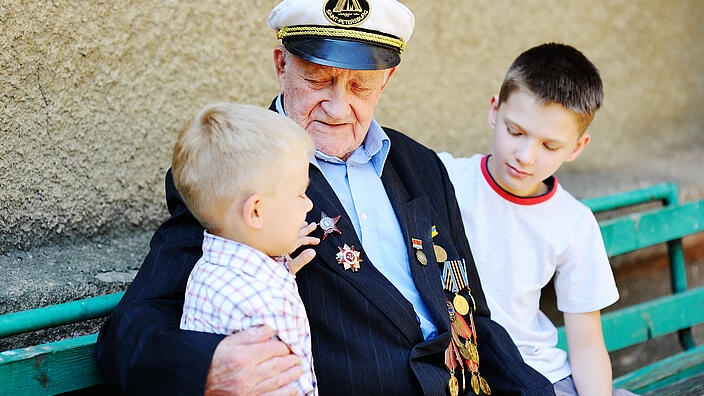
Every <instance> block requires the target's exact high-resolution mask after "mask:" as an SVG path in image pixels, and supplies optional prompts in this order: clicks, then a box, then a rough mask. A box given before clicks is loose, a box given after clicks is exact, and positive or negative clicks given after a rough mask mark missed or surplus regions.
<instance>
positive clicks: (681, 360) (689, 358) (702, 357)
mask: <svg viewBox="0 0 704 396" xmlns="http://www.w3.org/2000/svg"><path fill="white" fill-rule="evenodd" d="M703 372H704V345H700V346H698V347H696V348H693V349H690V350H688V351H685V352H682V353H678V354H677V355H673V356H670V357H668V358H665V359H663V360H660V361H658V362H655V363H653V364H651V365H649V366H646V367H643V368H641V369H638V370H636V371H633V372H631V373H628V374H626V375H623V376H621V377H618V378H616V379H614V386H615V387H617V388H626V389H629V390H631V391H634V392H637V393H643V392H648V391H652V390H654V389H658V388H661V387H663V386H666V385H669V384H672V383H675V382H678V381H681V380H683V379H685V378H689V377H692V376H694V375H698V374H700V373H703Z"/></svg>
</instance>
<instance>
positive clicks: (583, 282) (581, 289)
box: [555, 207, 619, 313]
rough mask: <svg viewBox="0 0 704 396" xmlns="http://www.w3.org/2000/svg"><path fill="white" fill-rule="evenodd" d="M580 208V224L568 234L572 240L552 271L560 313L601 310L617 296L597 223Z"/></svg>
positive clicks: (587, 211)
mask: <svg viewBox="0 0 704 396" xmlns="http://www.w3.org/2000/svg"><path fill="white" fill-rule="evenodd" d="M583 209H584V213H583V215H582V218H583V219H584V221H582V223H581V225H580V226H579V227H575V229H574V230H572V231H570V232H571V233H573V241H572V243H571V244H570V246H569V248H568V249H567V251H566V252H564V253H563V254H561V255H560V257H559V259H558V263H557V268H556V271H555V293H556V295H557V308H558V309H559V310H560V311H562V312H568V313H585V312H592V311H597V310H601V309H603V308H605V307H608V306H609V305H611V304H613V303H614V302H616V301H617V300H618V297H619V296H618V290H617V288H616V282H615V281H614V276H613V273H612V272H611V264H610V263H609V258H608V256H607V254H606V248H605V247H604V241H603V239H602V236H601V231H600V229H599V224H598V223H597V221H596V219H595V218H594V215H593V214H592V212H591V211H590V210H589V209H588V208H586V207H584V208H583Z"/></svg>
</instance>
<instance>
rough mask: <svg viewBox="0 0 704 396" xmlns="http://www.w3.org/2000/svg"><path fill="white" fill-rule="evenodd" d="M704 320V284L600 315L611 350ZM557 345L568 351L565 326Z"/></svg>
mask: <svg viewBox="0 0 704 396" xmlns="http://www.w3.org/2000/svg"><path fill="white" fill-rule="evenodd" d="M699 323H704V286H703V287H698V288H696V289H691V290H688V291H686V292H684V293H677V294H673V295H671V296H665V297H661V298H657V299H654V300H650V301H646V302H643V303H640V304H637V305H633V306H630V307H626V308H622V309H620V310H618V311H614V312H609V313H606V314H604V315H602V317H601V327H602V328H603V330H604V342H605V343H606V349H607V350H608V351H609V352H612V351H615V350H618V349H621V348H625V347H627V346H631V345H635V344H638V343H641V342H643V341H647V340H649V339H651V338H654V337H658V336H661V335H665V334H669V333H672V332H675V331H678V330H681V329H686V328H689V327H691V326H693V325H696V324H699ZM557 346H558V348H561V349H563V350H565V351H566V350H567V339H566V337H565V328H564V326H563V327H560V328H559V329H558V344H557Z"/></svg>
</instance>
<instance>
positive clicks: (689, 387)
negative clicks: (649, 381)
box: [643, 372, 704, 396]
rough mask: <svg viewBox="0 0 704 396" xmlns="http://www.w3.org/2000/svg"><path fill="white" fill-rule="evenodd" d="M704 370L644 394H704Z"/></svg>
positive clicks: (694, 395)
mask: <svg viewBox="0 0 704 396" xmlns="http://www.w3.org/2000/svg"><path fill="white" fill-rule="evenodd" d="M702 395H704V372H702V373H700V374H695V375H693V376H691V377H689V378H685V379H683V380H680V381H677V382H675V383H672V384H669V385H666V386H664V387H662V388H657V389H654V390H651V391H649V392H647V393H644V394H643V396H702Z"/></svg>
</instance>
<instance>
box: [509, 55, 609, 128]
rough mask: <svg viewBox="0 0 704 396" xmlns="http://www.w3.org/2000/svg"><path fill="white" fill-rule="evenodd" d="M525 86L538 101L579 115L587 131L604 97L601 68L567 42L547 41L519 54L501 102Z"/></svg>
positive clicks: (512, 65) (580, 125)
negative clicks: (552, 104)
mask: <svg viewBox="0 0 704 396" xmlns="http://www.w3.org/2000/svg"><path fill="white" fill-rule="evenodd" d="M521 89H525V90H527V91H528V92H530V93H531V94H532V95H533V96H534V97H535V98H536V100H537V101H538V104H548V103H556V104H559V105H562V106H563V107H565V108H566V109H568V110H570V111H571V112H572V113H573V114H574V115H575V117H576V119H577V123H578V125H579V128H580V132H584V131H585V130H586V129H587V127H588V126H589V124H590V123H591V122H592V119H593V118H594V113H596V111H597V110H598V109H599V107H601V104H602V102H603V100H604V88H603V84H602V82H601V76H600V75H599V69H597V68H596V66H594V64H593V63H592V62H590V61H589V59H587V57H586V56H584V54H582V53H581V52H580V51H578V50H577V49H575V48H574V47H571V46H569V45H565V44H558V43H547V44H542V45H539V46H537V47H533V48H531V49H529V50H527V51H525V52H523V53H522V54H521V55H519V56H518V57H517V58H516V59H515V60H514V61H513V63H512V64H511V67H509V69H508V72H506V76H505V77H504V82H503V83H502V84H501V91H500V92H499V103H498V105H499V106H501V104H502V103H504V102H506V101H507V100H508V98H509V97H510V96H511V94H512V93H513V92H515V91H517V90H521Z"/></svg>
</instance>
